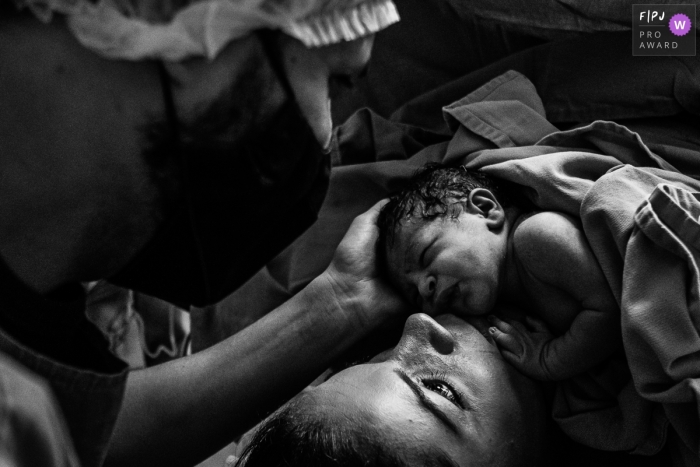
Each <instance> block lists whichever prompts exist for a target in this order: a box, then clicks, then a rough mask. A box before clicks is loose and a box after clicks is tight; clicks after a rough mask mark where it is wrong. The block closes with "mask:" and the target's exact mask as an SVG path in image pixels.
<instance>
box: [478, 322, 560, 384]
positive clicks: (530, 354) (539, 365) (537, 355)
mask: <svg viewBox="0 0 700 467" xmlns="http://www.w3.org/2000/svg"><path fill="white" fill-rule="evenodd" d="M488 319H489V322H490V323H491V325H492V326H491V327H490V328H489V332H490V333H491V335H492V336H493V338H494V340H495V341H496V344H498V347H499V349H500V350H501V355H503V358H505V359H506V361H508V363H510V364H511V365H513V366H514V367H516V368H517V369H518V370H520V371H521V372H522V373H524V374H526V375H527V376H529V377H531V378H534V379H538V380H541V381H552V380H553V379H555V378H554V375H553V374H552V372H551V369H550V368H548V367H547V360H548V359H547V357H546V356H547V351H548V349H549V346H548V344H549V342H550V341H551V340H552V339H553V338H554V336H553V335H552V333H550V332H549V330H548V329H547V326H546V325H545V324H544V322H542V321H540V320H538V319H536V318H532V317H531V316H527V317H525V320H526V321H527V325H528V326H529V327H530V329H528V328H527V327H525V325H524V324H522V323H521V322H519V321H514V320H513V321H510V322H506V321H503V320H501V319H498V318H496V317H495V316H489V317H488Z"/></svg>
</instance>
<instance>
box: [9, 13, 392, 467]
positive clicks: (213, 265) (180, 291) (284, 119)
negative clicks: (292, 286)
mask: <svg viewBox="0 0 700 467" xmlns="http://www.w3.org/2000/svg"><path fill="white" fill-rule="evenodd" d="M16 3H17V6H18V7H20V8H19V9H17V8H15V5H11V4H9V3H8V2H4V3H3V4H2V6H1V7H0V12H1V16H0V56H1V58H0V63H2V64H3V66H2V68H1V71H0V90H1V92H2V96H3V97H2V99H3V105H2V108H1V109H0V173H1V174H2V184H0V219H1V220H2V221H1V223H0V225H1V226H2V227H1V228H0V257H1V261H0V276H1V277H2V279H1V280H0V294H1V296H2V298H3V301H4V302H3V305H2V307H1V308H0V367H1V368H0V411H2V413H5V414H9V415H8V416H7V417H4V418H0V424H2V426H0V432H2V433H3V436H2V437H0V463H2V464H3V465H12V466H24V465H32V466H35V465H43V466H52V465H82V466H84V467H85V466H97V465H102V464H103V463H104V464H105V465H132V466H133V465H150V466H154V465H168V466H175V465H192V464H194V463H196V462H197V461H199V460H201V459H203V458H205V457H206V456H207V455H209V454H211V453H212V452H214V451H215V450H217V449H218V448H219V447H221V446H223V445H224V444H225V443H227V442H228V441H230V439H232V438H233V437H235V436H236V435H237V434H240V433H242V432H243V431H244V430H246V429H247V428H249V427H250V426H252V425H253V424H254V423H256V422H257V421H258V420H260V419H261V418H262V417H264V416H265V415H266V414H267V413H269V412H270V411H272V410H274V409H275V408H276V407H278V406H279V405H280V404H281V403H283V402H284V401H285V400H286V399H288V398H290V397H292V396H293V395H294V394H295V393H296V392H298V391H299V390H301V389H302V388H303V387H304V386H305V385H306V384H307V383H308V382H310V380H311V379H312V378H314V377H315V376H316V375H317V374H318V373H320V372H321V371H322V369H324V368H325V367H327V366H328V364H329V363H330V362H331V360H332V359H333V358H334V357H335V356H337V355H338V354H339V353H341V352H342V351H344V350H345V349H347V348H348V347H349V346H350V345H351V344H353V343H354V342H355V341H357V340H358V339H360V338H361V337H362V336H363V335H365V334H366V333H367V332H369V331H370V330H371V329H373V328H375V327H377V326H379V325H380V324H382V323H384V322H385V321H387V320H389V319H391V318H394V317H398V316H400V315H401V314H402V304H401V301H400V299H399V298H398V297H397V296H395V295H393V293H392V292H390V289H389V287H388V286H387V285H386V284H384V283H383V282H382V281H381V280H380V279H378V278H377V275H376V271H375V268H374V257H373V253H371V252H372V251H373V249H372V248H370V245H372V244H373V243H374V241H375V239H376V232H375V226H374V220H375V217H376V214H377V210H378V208H377V207H375V208H373V209H372V210H371V211H369V212H368V213H366V214H365V215H363V216H360V217H359V218H358V219H357V220H356V222H355V223H354V224H353V227H352V228H351V229H350V231H349V232H348V234H347V236H346V238H345V240H344V241H343V243H342V244H341V246H340V247H339V248H338V251H337V253H336V256H335V259H334V260H333V263H332V264H331V265H330V266H329V267H328V269H327V270H326V271H325V272H324V273H323V274H321V276H319V277H318V278H317V279H316V280H314V281H313V282H311V283H310V284H309V285H308V286H307V287H306V288H305V289H304V290H303V291H302V292H301V293H299V294H298V295H296V296H295V297H294V298H292V299H291V300H289V301H288V302H287V303H285V304H283V305H282V306H280V307H279V308H278V309H277V310H275V311H273V312H272V313H271V314H270V315H269V316H267V317H265V318H263V319H262V320H260V321H259V322H258V323H256V324H255V325H253V326H251V327H250V328H248V329H246V330H245V331H244V332H242V333H240V334H238V335H236V336H234V337H232V338H229V339H228V340H226V341H224V342H221V343H220V344H219V345H216V346H214V347H212V348H210V349H208V350H206V351H203V352H200V353H198V354H195V355H192V356H189V357H185V358H182V359H179V360H176V361H173V362H170V363H167V364H163V365H160V366H156V367H153V368H148V369H144V370H138V371H134V372H131V373H128V374H127V372H126V370H125V365H124V364H123V363H122V362H120V361H119V360H117V359H116V358H115V357H113V356H111V355H110V354H109V352H108V349H107V344H106V341H105V340H104V339H103V337H102V336H101V335H100V334H99V332H98V331H97V329H96V328H95V327H94V326H92V325H91V324H90V323H89V322H88V321H87V319H86V318H85V314H84V306H85V293H84V290H83V287H82V286H81V283H82V282H87V281H93V280H96V279H102V278H106V279H108V280H110V281H111V282H113V283H115V284H118V285H121V286H123V287H127V288H132V289H134V290H138V291H140V292H143V293H146V294H151V295H154V296H157V297H159V298H161V299H164V300H167V301H170V302H172V303H174V304H176V305H178V306H180V307H184V308H189V307H190V306H193V305H194V306H204V305H207V304H211V303H214V302H216V301H218V300H220V299H221V298H223V297H224V296H226V295H227V294H229V293H231V292H232V291H233V290H235V289H236V288H237V287H238V286H239V285H241V284H242V283H243V282H244V281H245V280H246V279H247V278H248V277H250V276H251V275H252V274H253V273H254V272H255V271H256V270H258V269H259V268H260V267H262V265H264V264H265V263H266V262H267V261H268V260H269V259H271V258H272V257H273V256H274V255H276V254H277V253H278V252H279V251H281V249H282V248H284V247H285V246H286V245H288V244H289V243H291V241H292V240H293V239H294V237H295V236H297V235H299V234H300V233H301V232H302V231H303V230H304V229H305V228H306V227H307V226H308V225H310V223H312V222H313V221H314V220H315V217H316V212H317V211H318V209H319V207H320V204H321V202H322V200H323V197H324V195H325V190H326V187H327V183H328V171H329V160H328V156H327V151H326V148H327V147H328V145H329V141H330V134H331V125H332V124H331V120H330V113H329V112H330V102H329V98H328V95H329V87H333V86H334V83H335V82H336V81H343V80H346V79H347V78H348V76H352V75H353V74H354V73H357V72H359V71H361V70H362V69H363V68H364V66H365V65H366V63H367V60H368V58H369V54H370V51H371V46H372V37H373V36H372V34H373V33H374V32H376V31H378V30H381V29H383V28H384V27H386V26H388V25H390V24H391V23H393V22H395V21H397V20H398V15H397V13H396V10H395V7H394V5H393V3H391V0H367V1H357V0H312V1H305V2H301V1H298V2H283V1H262V0H260V1H246V2H243V1H238V0H206V1H200V2H188V1H185V2H181V1H178V2H168V1H166V0H162V1H161V0H136V1H127V0H123V1H122V0H115V1H110V2H97V3H92V2H90V1H88V0H77V1H68V0H54V1H46V0H18V1H17V2H16ZM54 401H55V402H54Z"/></svg>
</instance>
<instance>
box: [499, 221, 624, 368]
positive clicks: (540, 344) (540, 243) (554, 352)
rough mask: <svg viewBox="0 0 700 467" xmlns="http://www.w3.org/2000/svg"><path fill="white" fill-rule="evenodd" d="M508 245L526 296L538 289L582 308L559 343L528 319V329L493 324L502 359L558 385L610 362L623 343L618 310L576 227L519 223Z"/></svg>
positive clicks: (564, 223) (557, 223)
mask: <svg viewBox="0 0 700 467" xmlns="http://www.w3.org/2000/svg"><path fill="white" fill-rule="evenodd" d="M512 241H513V251H514V255H515V257H516V258H517V261H518V262H519V264H520V266H521V268H522V273H521V274H520V275H521V277H522V280H521V282H522V283H523V284H524V285H525V286H526V287H528V284H529V285H532V287H531V289H530V290H529V292H530V293H533V292H534V293H536V289H537V288H538V287H537V285H538V284H540V285H541V286H542V288H543V289H545V290H546V288H547V287H555V288H556V289H558V290H560V291H561V292H564V294H566V295H568V296H570V297H571V298H572V299H574V300H575V301H576V303H578V304H580V312H579V313H578V314H577V315H576V316H575V318H574V320H573V322H572V323H571V326H570V327H569V330H568V331H566V332H565V333H564V334H563V335H561V336H558V337H553V336H552V335H551V334H550V333H549V332H548V331H547V329H546V326H544V324H543V323H541V322H539V321H537V320H534V319H532V318H530V319H528V324H529V328H530V329H528V327H526V326H524V325H522V324H520V323H511V324H509V323H506V322H504V321H502V320H499V319H497V318H495V319H494V320H493V324H494V328H492V333H493V335H494V338H495V340H496V342H497V343H498V345H499V347H500V348H501V349H502V352H503V356H504V358H506V359H507V360H508V361H510V363H512V364H513V365H514V366H516V367H517V368H518V369H520V370H521V371H522V372H523V373H525V374H527V375H529V376H531V377H533V378H537V379H542V380H562V379H566V378H569V377H571V376H574V375H576V374H579V373H582V372H584V371H586V370H588V369H590V368H591V367H593V366H594V365H596V364H598V363H600V362H602V361H603V360H605V358H607V357H608V356H610V355H611V354H612V353H613V352H614V351H615V349H616V348H617V347H619V345H620V343H621V334H620V313H619V308H618V305H617V302H616V300H615V297H614V296H613V295H612V292H611V291H610V287H609V285H608V283H607V281H606V279H605V276H604V275H603V271H602V270H601V268H600V265H599V264H598V261H597V260H596V259H595V256H594V255H593V252H592V251H591V248H590V246H589V245H588V241H587V240H586V237H585V235H584V233H583V231H582V230H581V227H580V224H579V223H578V221H577V220H575V219H574V218H572V217H569V216H567V215H564V214H559V213H555V212H542V213H539V214H536V215H534V216H532V217H530V218H529V219H527V220H525V221H523V222H522V223H521V224H520V225H519V226H518V228H517V230H516V231H515V232H514V234H513V240H512ZM533 289H534V290H533ZM543 299H544V300H546V299H547V298H546V296H544V297H543ZM545 318H546V317H545Z"/></svg>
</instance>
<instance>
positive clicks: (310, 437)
mask: <svg viewBox="0 0 700 467" xmlns="http://www.w3.org/2000/svg"><path fill="white" fill-rule="evenodd" d="M363 421H364V420H363V419H362V418H361V416H359V415H358V416H357V417H354V416H350V415H348V416H345V417H343V418H342V419H340V420H338V419H335V420H334V419H331V418H330V417H329V416H328V415H327V414H325V413H324V412H323V410H322V409H321V408H319V407H317V406H316V404H315V401H314V399H313V398H312V397H309V395H308V394H306V393H302V394H301V395H300V396H298V397H297V398H295V399H293V400H292V401H291V402H289V403H288V404H287V405H285V406H284V407H282V408H281V409H280V410H278V411H277V412H275V413H274V414H273V415H272V416H271V417H270V418H268V419H267V420H266V421H265V422H264V423H263V424H262V425H261V426H260V427H259V428H258V429H257V431H256V432H255V435H254V436H253V439H252V441H251V442H250V444H248V446H247V447H246V449H245V450H244V452H243V454H242V455H241V458H240V459H239V460H238V462H237V463H236V467H263V466H264V467H297V466H298V467H355V466H362V467H408V466H409V465H410V464H409V463H408V462H407V461H406V460H404V459H402V458H401V456H400V455H399V454H398V453H396V452H392V449H391V443H389V442H387V441H386V439H385V437H383V436H381V434H380V433H377V432H376V430H374V429H373V427H372V426H371V425H370V424H368V423H363ZM431 454H432V453H431ZM430 457H431V458H432V461H431V462H430V464H427V465H426V464H423V465H425V467H456V466H455V465H454V463H453V462H451V461H450V459H448V458H446V457H445V456H444V454H442V453H439V452H436V453H434V454H433V455H431V456H430Z"/></svg>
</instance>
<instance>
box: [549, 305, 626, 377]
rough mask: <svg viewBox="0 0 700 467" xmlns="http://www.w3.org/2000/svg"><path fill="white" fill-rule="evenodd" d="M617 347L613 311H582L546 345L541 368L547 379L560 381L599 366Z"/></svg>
mask: <svg viewBox="0 0 700 467" xmlns="http://www.w3.org/2000/svg"><path fill="white" fill-rule="evenodd" d="M621 344H622V337H621V333H620V313H619V312H618V311H617V310H605V311H599V310H582V311H581V312H580V313H579V314H578V315H576V318H575V319H574V321H573V322H572V323H571V326H570V327H569V330H568V331H567V332H566V333H564V334H563V335H561V336H559V337H556V338H554V339H553V340H551V341H550V342H549V343H548V344H547V345H546V347H545V351H544V353H543V358H544V360H545V361H544V362H543V364H544V366H545V367H546V368H547V370H548V372H549V374H550V375H551V379H553V380H556V381H558V380H563V379H566V378H570V377H572V376H574V375H577V374H580V373H583V372H584V371H586V370H589V369H590V368H592V367H593V366H595V365H597V364H598V363H601V362H602V361H604V360H605V359H606V358H608V357H609V356H610V355H611V354H612V353H613V352H614V351H615V350H616V349H617V348H619V347H620V346H621Z"/></svg>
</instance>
